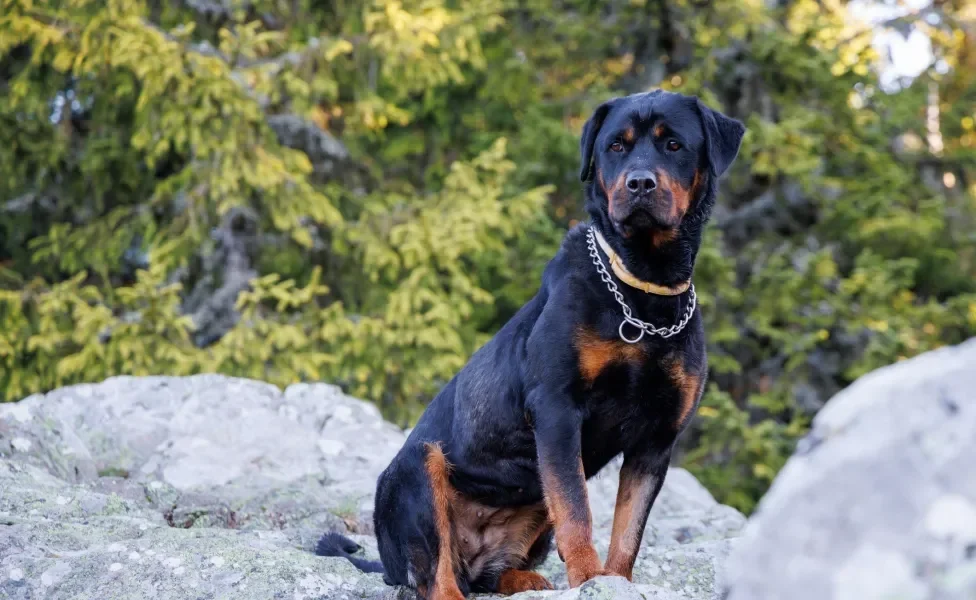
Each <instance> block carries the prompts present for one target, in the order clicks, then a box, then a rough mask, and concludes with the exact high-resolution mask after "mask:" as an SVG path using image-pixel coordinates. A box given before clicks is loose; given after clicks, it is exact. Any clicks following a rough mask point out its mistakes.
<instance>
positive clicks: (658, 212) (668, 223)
mask: <svg viewBox="0 0 976 600" xmlns="http://www.w3.org/2000/svg"><path fill="white" fill-rule="evenodd" d="M621 204H623V203H621ZM670 204H671V203H670V202H669V201H668V199H666V198H658V197H654V198H652V199H650V200H643V201H638V202H633V203H631V204H630V205H629V206H628V205H625V206H624V207H621V208H623V210H616V211H614V215H613V217H612V218H611V221H612V222H613V226H614V228H615V229H616V230H617V233H619V234H620V235H622V236H623V237H625V238H630V237H633V236H634V235H637V234H641V233H656V232H671V231H673V230H675V229H677V227H678V225H679V224H680V222H681V220H680V219H675V218H674V216H675V215H674V214H673V212H672V211H671V206H670ZM618 206H619V205H618Z"/></svg>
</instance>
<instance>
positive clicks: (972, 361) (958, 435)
mask: <svg viewBox="0 0 976 600" xmlns="http://www.w3.org/2000/svg"><path fill="white" fill-rule="evenodd" d="M403 439H404V435H403V432H402V431H400V430H399V429H397V428H396V427H394V426H393V425H390V424H389V423H386V422H384V421H383V420H382V419H381V418H380V416H379V413H378V412H377V410H376V409H375V408H374V407H373V406H372V405H370V404H367V403H365V402H361V401H359V400H356V399H354V398H350V397H348V396H345V395H343V394H342V393H341V392H340V391H339V390H338V388H336V387H334V386H329V385H295V386H292V387H290V388H288V389H287V390H285V391H284V392H282V391H280V390H278V389H277V388H275V387H272V386H269V385H266V384H262V383H257V382H253V381H245V380H240V379H230V378H226V377H219V376H199V377H191V378H182V379H179V378H165V377H163V378H145V379H134V378H115V379H111V380H108V381H106V382H104V383H101V384H98V385H83V386H76V387H71V388H66V389H62V390H58V391H55V392H52V393H50V394H47V395H44V396H40V395H39V396H34V397H31V398H28V399H26V400H24V401H22V402H19V403H16V404H8V405H0V599H4V600H6V599H13V600H28V599H29V600H35V599H42V598H44V599H48V598H50V599H65V600H67V599H72V600H75V599H78V600H82V599H83V600H95V599H99V600H101V599H115V598H133V599H137V598H138V599H141V598H153V599H157V600H177V599H180V600H182V599H224V598H227V599H231V598H233V599H236V600H249V599H254V600H258V599H260V600H265V599H270V598H289V599H292V600H303V599H330V600H332V599H350V600H351V599H359V598H362V599H367V598H368V599H372V598H391V599H392V598H403V599H404V600H410V599H412V598H413V594H412V593H410V592H409V591H407V590H404V589H395V588H391V587H388V586H386V585H384V584H383V582H382V580H381V577H380V576H379V575H366V574H363V573H360V572H358V571H356V570H355V569H354V568H352V566H351V565H350V564H349V563H348V562H347V561H345V560H343V559H334V558H320V557H317V556H314V555H313V554H312V553H311V549H312V547H313V545H314V543H315V541H316V540H317V538H318V537H319V536H320V535H321V533H322V532H323V531H326V530H335V531H343V532H346V533H349V534H351V535H352V537H354V538H355V539H356V540H357V541H359V542H360V543H361V544H362V545H363V546H364V548H365V554H366V556H368V557H371V558H375V557H376V547H375V542H374V540H373V538H372V537H370V535H369V534H370V522H371V519H370V510H371V507H372V492H373V486H374V482H375V479H376V476H377V475H378V473H379V472H380V471H381V470H382V468H383V467H384V466H385V465H386V464H387V462H388V461H389V459H390V458H391V457H392V456H393V454H394V453H395V452H396V450H397V449H398V448H399V446H400V444H401V443H402V442H403ZM615 471H616V467H615V466H611V467H608V468H607V469H606V472H605V473H603V474H601V475H600V476H599V477H598V478H596V479H594V480H593V481H591V482H590V500H591V504H592V508H593V513H594V521H595V525H596V535H595V537H596V543H597V547H598V549H599V550H600V552H601V553H603V554H605V553H606V551H607V546H608V542H609V537H610V526H611V519H612V512H613V505H614V498H615V494H616V473H615ZM744 525H745V519H744V518H743V517H742V515H741V514H739V513H738V512H736V511H735V510H733V509H731V508H729V507H726V506H722V505H720V504H718V503H716V502H715V500H714V499H713V498H712V497H711V496H710V495H709V493H708V492H707V491H706V490H705V489H704V488H703V487H702V486H701V485H700V484H699V483H698V482H697V481H696V480H695V479H694V478H693V477H692V476H691V475H689V474H688V473H687V472H686V471H684V470H681V469H672V470H671V472H670V473H669V475H668V477H667V480H666V483H665V486H664V491H663V492H662V494H661V497H660V498H659V500H658V502H657V504H656V505H655V506H654V510H653V512H652V513H651V520H650V523H649V526H648V529H647V532H646V533H645V535H644V540H643V546H642V548H641V552H640V556H639V559H638V564H637V566H636V568H635V576H634V580H635V584H630V583H628V582H626V581H625V580H623V579H621V578H600V579H597V580H594V581H591V582H588V583H587V584H585V585H584V586H582V587H581V588H579V589H576V590H566V589H565V583H566V579H565V571H564V570H563V566H562V564H561V563H560V562H559V560H558V558H557V557H556V555H555V553H553V555H552V556H550V559H549V561H548V562H547V563H546V564H545V565H544V566H543V568H542V571H543V572H544V573H545V574H546V575H547V576H548V577H550V578H551V579H552V580H553V581H554V582H555V583H556V584H557V586H558V587H560V588H561V590H559V591H554V592H526V593H524V594H521V595H520V600H529V599H534V598H540V599H541V598H545V599H546V600H576V599H577V598H587V599H593V600H597V599H601V600H602V599H607V600H609V599H611V598H613V599H620V600H679V599H695V600H711V599H714V598H723V599H727V600H784V599H790V600H825V599H837V600H896V599H897V600H936V599H938V600H972V599H974V598H976V340H973V341H970V342H969V343H967V344H964V345H962V346H958V347H955V348H946V349H943V350H940V351H937V352H933V353H930V354H926V355H923V356H920V357H918V358H915V359H913V360H910V361H905V362H902V363H899V364H898V365H895V366H892V367H888V368H886V369H881V370H879V371H877V372H875V373H872V374H870V375H868V376H866V377H864V378H862V379H861V380H859V381H858V382H856V383H855V384H854V385H852V386H851V387H850V388H848V389H847V390H845V391H844V392H842V393H841V394H839V395H838V396H837V397H836V398H835V399H834V400H832V401H831V402H830V403H829V404H828V405H827V407H825V408H824V410H823V411H821V413H820V414H819V415H818V416H817V419H816V421H815V423H814V426H813V429H812V431H811V433H810V435H809V436H808V437H807V438H806V439H804V440H803V441H802V443H801V444H800V446H799V448H798V450H797V454H796V455H795V456H794V457H793V458H792V459H791V460H790V461H789V463H788V464H787V465H786V467H785V468H784V469H783V471H782V473H781V474H780V476H779V477H778V478H777V481H776V483H775V484H774V486H773V488H772V489H771V490H770V492H769V494H768V495H767V497H766V498H764V500H763V502H762V503H761V505H760V507H759V510H758V511H757V513H756V515H754V516H753V518H752V519H751V521H750V523H749V525H748V527H746V528H745V532H744V535H743V536H742V537H741V538H738V539H737V536H739V534H740V531H741V530H743V527H744ZM730 554H731V557H730V556H729V555H730ZM727 558H728V561H727V560H726V559H727Z"/></svg>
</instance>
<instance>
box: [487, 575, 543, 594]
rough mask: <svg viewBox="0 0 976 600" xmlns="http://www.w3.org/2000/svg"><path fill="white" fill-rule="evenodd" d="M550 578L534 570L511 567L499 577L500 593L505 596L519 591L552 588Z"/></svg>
mask: <svg viewBox="0 0 976 600" xmlns="http://www.w3.org/2000/svg"><path fill="white" fill-rule="evenodd" d="M551 589H552V584H551V583H549V580H548V579H546V578H545V577H543V576H542V575H539V574H538V573H534V572H532V571H518V570H516V569H510V570H508V571H505V572H504V573H502V574H501V577H499V578H498V593H499V594H503V595H505V596H509V595H511V594H517V593H519V592H528V591H542V590H551Z"/></svg>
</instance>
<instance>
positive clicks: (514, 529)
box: [453, 495, 550, 579]
mask: <svg viewBox="0 0 976 600" xmlns="http://www.w3.org/2000/svg"><path fill="white" fill-rule="evenodd" d="M453 518H454V523H453V524H454V533H455V539H456V541H457V545H458V554H459V555H460V558H461V560H462V561H463V562H464V564H465V565H467V573H468V577H469V578H470V579H477V578H478V576H479V575H481V574H482V573H484V572H485V571H486V570H487V569H491V568H494V567H496V566H497V565H499V564H504V565H509V566H512V565H521V564H523V563H524V561H525V558H526V556H527V555H528V553H529V549H531V548H532V544H534V543H535V542H536V540H537V539H539V536H540V535H542V534H543V533H544V532H545V531H546V530H547V529H548V528H549V527H550V525H549V521H548V518H547V514H546V507H545V505H544V504H542V503H539V504H530V505H528V506H518V507H507V508H496V507H490V506H486V505H484V504H481V503H479V502H475V501H474V500H471V499H469V498H466V497H465V496H463V495H458V496H457V497H456V499H455V501H454V505H453Z"/></svg>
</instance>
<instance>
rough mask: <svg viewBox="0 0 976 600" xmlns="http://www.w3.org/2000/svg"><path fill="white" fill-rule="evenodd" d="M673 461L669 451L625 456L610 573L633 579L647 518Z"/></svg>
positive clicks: (611, 535) (613, 535) (615, 510)
mask: <svg viewBox="0 0 976 600" xmlns="http://www.w3.org/2000/svg"><path fill="white" fill-rule="evenodd" d="M670 459H671V448H670V447H668V448H667V449H666V450H664V451H654V452H646V453H644V454H627V455H625V456H624V464H623V466H622V467H621V468H620V486H619V487H618V488H617V506H616V508H615V509H614V512H613V532H612V533H611V534H610V552H609V553H608V554H607V566H606V568H607V571H610V572H611V573H613V574H615V575H621V576H623V577H626V578H627V579H628V580H629V579H631V577H632V575H633V571H634V561H635V560H637V552H638V551H639V550H640V544H641V538H643V537H644V527H645V525H647V515H648V514H649V513H650V512H651V507H652V506H653V505H654V500H655V499H656V498H657V495H658V493H660V491H661V486H662V485H663V484H664V477H665V476H666V475H667V473H668V463H669V462H670Z"/></svg>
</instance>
